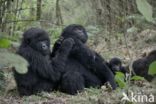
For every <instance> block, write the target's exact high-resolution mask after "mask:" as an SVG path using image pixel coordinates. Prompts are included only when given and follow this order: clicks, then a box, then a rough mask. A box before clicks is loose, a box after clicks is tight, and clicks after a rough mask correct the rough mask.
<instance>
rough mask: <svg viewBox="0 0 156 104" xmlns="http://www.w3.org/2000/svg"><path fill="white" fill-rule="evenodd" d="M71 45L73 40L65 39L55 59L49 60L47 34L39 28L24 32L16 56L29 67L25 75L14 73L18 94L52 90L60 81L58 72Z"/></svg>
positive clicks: (62, 66)
mask: <svg viewBox="0 0 156 104" xmlns="http://www.w3.org/2000/svg"><path fill="white" fill-rule="evenodd" d="M73 43H74V41H73V39H71V38H69V39H65V40H64V41H63V43H62V44H61V47H60V49H59V50H58V53H57V54H56V55H55V57H53V58H52V60H49V55H50V40H49V37H48V34H47V33H46V32H45V31H44V30H42V29H39V28H31V29H28V30H27V31H26V32H24V34H23V40H22V44H21V45H20V48H19V50H18V51H17V54H19V55H21V56H22V57H24V58H25V59H26V60H27V61H28V62H29V67H28V72H27V73H26V74H20V73H18V72H16V71H14V77H15V80H16V83H17V87H18V91H19V94H20V95H31V94H36V93H38V92H41V91H52V90H54V89H55V87H56V85H57V81H59V79H60V73H59V72H58V70H63V68H64V66H65V61H66V59H67V57H68V54H69V52H70V50H71V49H72V46H73Z"/></svg>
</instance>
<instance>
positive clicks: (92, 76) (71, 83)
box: [51, 24, 116, 94]
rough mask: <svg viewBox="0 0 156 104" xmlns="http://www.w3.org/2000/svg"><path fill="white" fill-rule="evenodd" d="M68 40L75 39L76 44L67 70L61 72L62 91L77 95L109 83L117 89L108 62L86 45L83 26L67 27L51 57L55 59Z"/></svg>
mask: <svg viewBox="0 0 156 104" xmlns="http://www.w3.org/2000/svg"><path fill="white" fill-rule="evenodd" d="M66 38H72V39H74V41H75V44H74V46H73V49H72V51H71V53H70V55H69V57H68V60H67V62H66V66H65V68H64V69H65V70H62V71H61V73H62V75H63V76H62V79H61V83H60V90H61V91H63V92H65V93H69V94H76V93H77V91H81V90H83V89H84V88H85V87H87V88H88V87H98V86H101V85H102V84H104V83H105V82H107V81H108V82H110V84H111V86H112V88H113V89H115V88H116V83H115V81H114V75H113V73H112V72H111V70H110V69H109V68H108V67H107V65H106V61H105V60H104V59H103V58H102V57H101V56H100V55H99V54H97V53H96V52H94V51H92V50H91V49H89V48H88V47H87V46H86V45H85V43H86V41H87V39H88V36H87V33H86V30H85V29H84V27H83V26H81V25H76V24H74V25H69V26H67V27H66V28H65V29H64V31H63V32H62V34H61V37H60V39H59V40H58V41H57V42H56V43H55V45H54V48H53V52H52V55H51V57H52V58H53V57H55V55H56V54H57V53H58V50H59V48H60V46H61V44H62V41H63V40H64V39H66Z"/></svg>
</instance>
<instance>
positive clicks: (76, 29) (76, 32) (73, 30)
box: [61, 24, 88, 43]
mask: <svg viewBox="0 0 156 104" xmlns="http://www.w3.org/2000/svg"><path fill="white" fill-rule="evenodd" d="M61 36H62V37H63V38H65V39H66V38H69V37H70V38H73V39H74V40H75V39H80V40H81V41H82V42H83V43H86V41H87V39H88V35H87V32H86V30H85V28H84V27H83V26H81V25H78V24H72V25H69V26H67V27H66V28H65V29H64V30H63V32H62V34H61Z"/></svg>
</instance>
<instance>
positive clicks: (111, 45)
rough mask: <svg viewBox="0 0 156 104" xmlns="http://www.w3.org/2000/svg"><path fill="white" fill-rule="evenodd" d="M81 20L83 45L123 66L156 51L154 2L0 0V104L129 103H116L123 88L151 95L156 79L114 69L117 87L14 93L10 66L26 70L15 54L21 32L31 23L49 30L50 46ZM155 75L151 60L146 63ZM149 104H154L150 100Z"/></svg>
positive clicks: (31, 25)
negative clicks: (84, 31) (69, 92)
mask: <svg viewBox="0 0 156 104" xmlns="http://www.w3.org/2000/svg"><path fill="white" fill-rule="evenodd" d="M74 23H75V24H81V25H83V26H84V27H85V28H86V29H87V32H88V35H89V41H88V43H87V44H88V45H89V46H90V47H91V48H92V49H93V50H95V51H97V52H98V53H100V54H101V55H102V56H103V57H104V58H105V59H106V60H109V59H110V58H112V57H114V56H116V57H120V58H121V59H122V60H123V61H124V64H125V66H126V65H130V69H132V68H131V64H132V62H133V60H135V59H137V58H139V57H141V56H142V55H146V53H148V52H150V51H151V50H153V49H156V30H155V27H156V0H0V103H1V104H17V103H20V104H23V103H24V104H29V103H32V104H36V103H37V104H92V103H93V104H121V103H122V104H133V103H134V102H131V101H121V99H122V97H123V92H125V93H126V94H127V95H128V96H130V91H132V92H136V93H137V92H142V93H141V94H144V95H150V94H154V96H155V102H156V92H155V90H156V86H155V85H156V81H155V80H154V81H153V82H151V83H149V82H147V81H145V79H144V78H143V77H140V76H133V77H131V74H130V75H128V76H124V74H123V73H117V74H116V76H115V80H116V82H117V83H118V85H119V88H118V89H117V90H115V91H111V89H109V87H108V88H106V87H105V86H109V85H104V86H102V87H101V89H95V88H90V89H86V90H85V91H84V92H82V93H79V94H78V95H76V96H71V95H66V94H63V93H60V92H52V93H44V92H43V93H41V94H39V95H33V96H29V97H22V98H21V97H19V96H18V94H17V91H16V84H15V82H14V78H13V76H12V70H13V69H16V70H17V71H18V72H20V73H26V72H27V66H28V63H27V62H26V61H25V60H24V59H23V58H21V57H20V56H18V55H16V54H15V52H16V50H17V48H18V46H19V44H20V42H21V37H22V33H23V32H24V31H25V30H26V29H28V28H30V27H40V28H43V29H45V30H46V31H48V33H49V34H50V38H51V45H53V43H54V42H55V41H56V40H57V39H58V37H59V35H60V33H61V31H62V29H63V28H64V27H65V26H67V25H69V24H74ZM148 74H150V75H155V74H156V62H153V63H152V64H151V65H150V67H149V72H148ZM153 104H154V103H153Z"/></svg>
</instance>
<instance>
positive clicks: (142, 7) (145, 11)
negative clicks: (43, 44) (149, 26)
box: [136, 0, 153, 22]
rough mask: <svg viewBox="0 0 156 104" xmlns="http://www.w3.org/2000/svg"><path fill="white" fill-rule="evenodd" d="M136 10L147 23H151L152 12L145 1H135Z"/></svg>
mask: <svg viewBox="0 0 156 104" xmlns="http://www.w3.org/2000/svg"><path fill="white" fill-rule="evenodd" d="M136 4H137V8H138V10H139V11H140V13H141V14H142V15H143V16H144V17H145V19H146V20H147V21H149V22H152V21H153V17H152V15H153V11H152V6H151V5H150V4H149V3H148V2H147V1H146V0H136Z"/></svg>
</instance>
